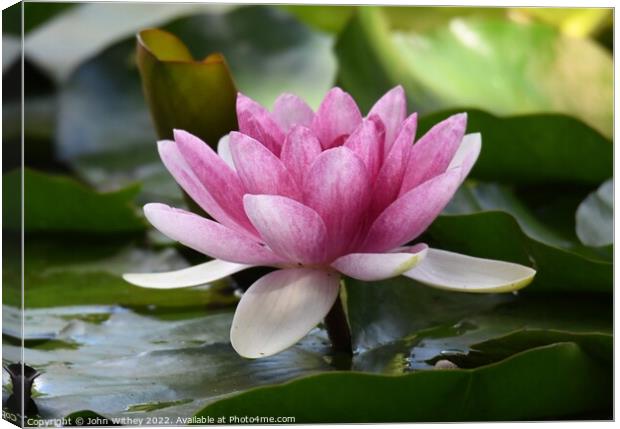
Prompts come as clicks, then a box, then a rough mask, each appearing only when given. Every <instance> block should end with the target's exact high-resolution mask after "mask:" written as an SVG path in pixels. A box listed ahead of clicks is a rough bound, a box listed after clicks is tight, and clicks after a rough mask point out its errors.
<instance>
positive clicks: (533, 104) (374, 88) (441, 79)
mask: <svg viewBox="0 0 620 429" xmlns="http://www.w3.org/2000/svg"><path fill="white" fill-rule="evenodd" d="M414 31H417V30H416V29H415V28H412V29H411V30H409V31H401V30H398V29H393V28H392V27H391V23H390V21H389V18H388V17H387V16H386V14H385V13H384V12H382V11H381V10H380V9H378V8H370V7H368V8H360V9H358V10H357V14H356V16H355V18H354V19H353V20H352V21H351V22H350V23H349V25H348V26H347V28H346V29H345V30H344V31H343V32H342V33H341V36H340V38H339V40H338V43H337V45H336V52H337V54H338V57H339V60H340V66H341V68H340V71H339V81H340V82H341V83H342V85H343V86H344V88H345V89H347V90H349V91H350V92H351V93H352V94H353V96H354V97H355V98H356V99H358V100H359V101H360V102H361V104H362V106H364V107H366V108H368V107H370V105H371V103H372V100H375V99H377V98H378V97H379V96H380V94H382V93H383V92H385V91H386V90H387V89H389V88H390V87H392V86H394V85H396V84H399V83H400V84H402V85H403V86H404V87H405V90H406V92H407V95H408V96H409V98H410V100H411V103H412V106H414V108H415V110H419V111H421V112H428V111H430V110H437V109H441V108H450V107H455V106H469V107H472V108H484V109H487V110H491V111H493V112H496V113H498V114H502V115H509V114H526V113H539V112H558V113H566V114H569V115H573V116H576V117H578V118H580V119H582V120H583V121H585V122H586V123H588V124H590V125H591V126H593V127H595V128H596V129H597V130H599V131H600V132H602V133H603V134H604V135H606V136H609V135H611V130H612V112H613V110H612V105H613V103H612V90H611V89H612V85H613V78H612V75H613V73H612V60H611V56H610V55H609V54H608V53H607V52H606V51H605V50H604V49H603V48H601V47H599V46H598V45H596V44H595V43H594V42H592V41H590V40H587V39H576V38H571V37H566V36H562V35H561V34H559V33H558V32H557V31H556V30H555V29H553V28H552V27H550V26H546V25H544V24H540V23H514V22H509V21H506V20H499V19H481V18H458V19H453V20H451V21H450V22H449V23H448V24H447V25H445V26H442V27H437V28H435V29H433V30H431V31H428V32H426V33H421V32H417V33H414ZM515 40H518V41H519V43H515V42H514V41H515ZM362 52H364V53H365V55H363V56H362V55H360V53H362ZM481 71H484V72H481ZM584 82H588V84H587V85H584Z"/></svg>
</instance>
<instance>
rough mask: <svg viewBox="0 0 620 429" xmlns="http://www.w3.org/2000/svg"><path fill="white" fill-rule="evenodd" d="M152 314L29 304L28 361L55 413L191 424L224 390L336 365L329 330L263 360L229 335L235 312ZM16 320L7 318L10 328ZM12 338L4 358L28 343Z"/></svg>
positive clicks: (41, 402)
mask: <svg viewBox="0 0 620 429" xmlns="http://www.w3.org/2000/svg"><path fill="white" fill-rule="evenodd" d="M4 311H5V312H6V311H7V307H5V310H4ZM14 311H15V312H16V313H17V312H18V310H17V309H15V310H14ZM153 316H157V313H153V314H147V315H140V314H136V313H134V312H131V311H128V310H124V309H121V308H118V307H101V306H98V307H97V306H96V307H94V306H88V307H84V306H71V307H52V308H42V309H31V310H26V312H25V314H24V317H25V318H26V321H27V322H26V323H27V325H28V327H29V328H30V332H28V334H29V338H27V339H26V347H25V349H24V360H25V361H26V362H28V364H29V365H31V366H33V367H34V368H37V369H40V370H41V371H42V372H43V374H42V375H41V376H40V377H39V378H38V379H37V382H36V383H35V392H36V395H37V398H36V402H37V405H38V407H39V409H45V410H46V411H47V413H48V415H47V416H46V417H48V418H59V417H63V416H67V415H69V414H71V413H73V412H76V411H81V410H91V411H93V412H95V413H97V414H99V415H102V416H104V417H107V418H110V419H111V418H116V417H132V418H139V417H141V418H143V419H144V418H145V417H167V418H168V419H170V420H169V424H177V425H182V424H183V422H181V421H177V418H179V417H181V418H188V417H190V416H192V415H193V414H194V413H196V412H197V411H198V410H200V409H201V408H202V407H204V406H205V405H206V404H207V403H209V402H212V401H213V400H215V399H218V398H221V397H222V396H225V395H229V394H231V393H234V392H238V391H242V390H246V389H248V388H250V387H254V386H260V385H264V384H269V383H278V382H282V381H286V380H289V379H291V378H294V377H299V376H301V375H305V374H311V373H314V372H316V371H320V370H329V366H328V364H327V363H326V362H325V361H324V360H323V354H324V351H325V349H326V347H325V345H324V343H325V337H324V335H323V334H321V333H320V332H319V333H318V334H316V335H310V336H308V337H307V338H306V339H305V340H304V341H303V343H302V344H300V345H298V346H296V347H293V348H291V349H289V350H287V351H286V352H284V353H281V354H279V355H277V356H273V357H270V358H267V359H264V360H260V361H257V360H248V359H243V358H241V357H239V356H238V355H237V354H236V353H235V351H234V350H233V349H232V347H231V346H230V344H229V343H228V336H229V330H230V323H231V319H232V314H231V313H230V312H224V313H221V312H220V313H211V314H209V313H207V314H206V315H205V314H203V315H200V316H199V317H193V318H189V319H188V318H183V319H179V320H166V319H164V318H161V317H153ZM19 320H20V319H19V318H17V319H16V321H19ZM35 323H36V324H35ZM4 325H7V324H6V323H5V324H4ZM16 325H17V328H18V329H19V326H20V325H21V323H16ZM9 327H10V325H9V326H3V328H5V332H6V328H9ZM35 329H36V330H38V332H37V331H36V330H35ZM17 332H19V330H18V331H17ZM37 338H39V339H38V340H37ZM40 338H48V340H47V341H42V340H41V339H40ZM7 340H10V338H6V337H5V343H4V345H3V352H4V354H3V357H4V359H6V360H7V361H18V360H20V359H21V357H20V354H21V352H20V350H21V347H20V345H19V342H17V343H16V344H13V343H11V342H10V341H7Z"/></svg>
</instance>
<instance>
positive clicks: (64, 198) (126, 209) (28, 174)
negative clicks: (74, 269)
mask: <svg viewBox="0 0 620 429" xmlns="http://www.w3.org/2000/svg"><path fill="white" fill-rule="evenodd" d="M20 180H21V174H20V171H18V170H15V171H13V172H11V173H7V174H5V175H4V177H3V182H4V184H3V189H7V190H9V191H8V192H5V193H4V198H3V199H4V210H5V211H6V213H7V214H6V216H7V217H6V218H5V219H8V220H9V222H10V223H8V224H5V225H4V228H7V229H11V230H20V228H21V222H20V210H21V199H20V196H19V195H15V194H12V193H11V191H10V190H12V189H17V188H19V186H18V185H16V183H19V181H20ZM138 191H139V186H132V187H130V188H126V189H121V190H119V191H116V192H109V193H98V192H95V191H93V190H91V189H88V188H87V187H85V186H84V185H82V184H80V183H78V182H76V181H75V180H73V179H71V178H69V177H65V176H53V175H48V174H44V173H40V172H37V171H34V170H30V169H26V170H24V195H25V201H24V229H25V231H27V232H53V231H74V232H91V233H114V232H136V231H143V230H144V229H145V227H146V225H145V223H144V221H143V220H142V219H141V218H140V217H139V216H138V214H137V210H136V208H135V207H134V206H133V200H134V198H135V196H136V194H137V193H138Z"/></svg>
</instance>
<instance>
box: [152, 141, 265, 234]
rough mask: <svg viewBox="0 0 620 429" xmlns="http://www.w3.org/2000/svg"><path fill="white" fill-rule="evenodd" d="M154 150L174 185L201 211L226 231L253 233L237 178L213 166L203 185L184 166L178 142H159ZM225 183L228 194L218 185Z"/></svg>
mask: <svg viewBox="0 0 620 429" xmlns="http://www.w3.org/2000/svg"><path fill="white" fill-rule="evenodd" d="M205 146H206V145H205ZM157 147H158V150H159V156H160V157H161V159H162V161H163V163H164V165H165V166H166V168H167V169H168V171H170V174H172V176H173V177H174V179H175V180H176V181H177V183H178V184H179V185H180V186H181V187H182V188H183V189H184V190H185V192H187V194H188V195H189V196H190V197H191V198H192V199H193V200H194V201H196V203H197V204H198V205H199V206H200V207H201V208H202V209H203V210H204V211H206V212H207V213H209V215H211V217H213V218H214V219H215V220H217V221H218V222H220V223H222V224H223V225H226V226H227V227H229V228H233V229H236V230H245V231H249V232H251V233H252V234H255V233H256V231H255V230H254V227H253V226H252V224H251V223H250V221H249V219H248V218H247V216H246V215H245V211H243V201H242V193H241V190H240V188H241V184H240V182H239V179H238V178H236V177H235V178H230V177H229V176H230V174H229V171H230V170H228V171H227V170H226V169H221V170H220V169H217V167H216V173H215V174H214V175H213V177H209V180H208V181H207V183H205V182H203V181H202V180H201V179H200V178H199V177H198V176H197V175H196V173H195V172H194V171H193V170H192V168H191V167H190V165H189V164H188V163H187V161H186V160H185V158H184V157H183V155H182V154H181V152H180V151H179V146H178V144H177V143H175V142H173V141H170V140H162V141H160V142H158V143H157ZM207 147H208V146H207ZM210 158H211V157H209V159H210ZM216 164H217V163H216ZM226 180H230V183H231V192H230V194H224V193H222V192H221V191H220V187H219V186H220V185H219V184H220V183H222V182H226ZM207 184H208V185H210V187H211V189H213V191H214V193H213V194H211V192H209V190H208V189H207V187H206V186H207ZM233 197H236V198H238V204H237V200H234V199H233ZM239 207H240V208H241V211H240V210H239Z"/></svg>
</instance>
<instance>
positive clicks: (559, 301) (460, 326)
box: [347, 277, 612, 374]
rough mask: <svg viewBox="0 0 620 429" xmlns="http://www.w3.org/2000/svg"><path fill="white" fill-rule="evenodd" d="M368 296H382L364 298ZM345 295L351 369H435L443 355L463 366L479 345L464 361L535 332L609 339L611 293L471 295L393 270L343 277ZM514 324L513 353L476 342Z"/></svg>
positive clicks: (492, 358)
mask: <svg viewBox="0 0 620 429" xmlns="http://www.w3.org/2000/svg"><path fill="white" fill-rule="evenodd" d="M550 299H553V302H554V304H553V306H552V307H549V305H548V302H549V300H550ZM372 302H381V303H382V304H381V306H372V305H369V303H372ZM347 303H348V305H347V307H348V314H349V317H350V320H351V329H352V332H353V341H354V345H355V347H356V348H357V352H358V354H357V355H356V356H355V358H354V360H353V369H355V370H358V371H365V372H378V373H384V374H403V373H407V372H411V371H415V370H426V369H432V368H433V367H434V365H435V364H436V363H437V362H438V361H439V360H444V359H445V360H450V361H453V362H454V363H457V365H458V366H460V367H463V366H464V365H462V363H463V362H468V358H469V355H470V354H471V353H472V352H476V351H478V352H480V351H482V353H478V355H479V356H478V357H477V358H476V360H471V361H470V362H469V363H467V365H466V366H467V367H473V366H480V365H481V363H480V361H482V362H483V363H484V364H488V363H491V362H496V361H499V360H501V359H504V358H506V357H508V356H510V355H512V354H515V353H517V352H520V351H523V350H525V349H528V348H534V347H537V346H539V345H541V342H540V341H539V340H538V339H537V337H536V336H537V335H541V336H542V335H546V334H547V333H556V332H564V333H566V335H568V336H571V335H573V336H575V338H572V337H571V339H570V341H578V340H579V338H581V337H579V336H580V335H583V336H586V337H587V335H589V334H593V333H598V334H601V335H603V336H605V339H604V340H603V341H611V339H612V337H611V326H612V322H611V321H612V312H611V306H610V303H609V300H608V299H607V298H606V297H605V296H597V295H595V294H590V295H580V296H579V299H576V297H575V296H574V295H564V296H551V295H549V294H518V295H512V294H511V295H486V296H484V295H482V296H474V295H468V294H464V293H454V292H446V291H441V290H436V289H431V288H428V287H425V286H423V285H420V284H418V283H416V282H414V281H413V280H411V279H408V278H406V277H398V278H396V279H391V280H385V281H383V282H381V284H376V283H366V282H360V281H354V280H348V282H347ZM517 331H523V335H522V337H521V338H519V345H516V340H515V344H513V345H512V347H513V348H512V353H503V354H499V353H496V352H493V353H490V352H489V353H487V352H486V349H484V348H478V343H481V342H485V341H490V340H492V339H496V338H502V337H504V336H505V335H508V334H511V333H513V332H517ZM529 334H532V338H531V341H528V335H529ZM598 334H597V335H598ZM577 337H579V338H577ZM549 338H551V337H549ZM562 341H563V340H562ZM579 341H580V340H579ZM552 342H555V341H552V340H549V341H548V342H546V343H545V344H550V343H552ZM557 342H560V340H558V341H557ZM608 351H610V350H608ZM598 354H599V355H600V354H604V353H598ZM607 358H608V356H607ZM474 362H478V363H477V365H476V364H474Z"/></svg>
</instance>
